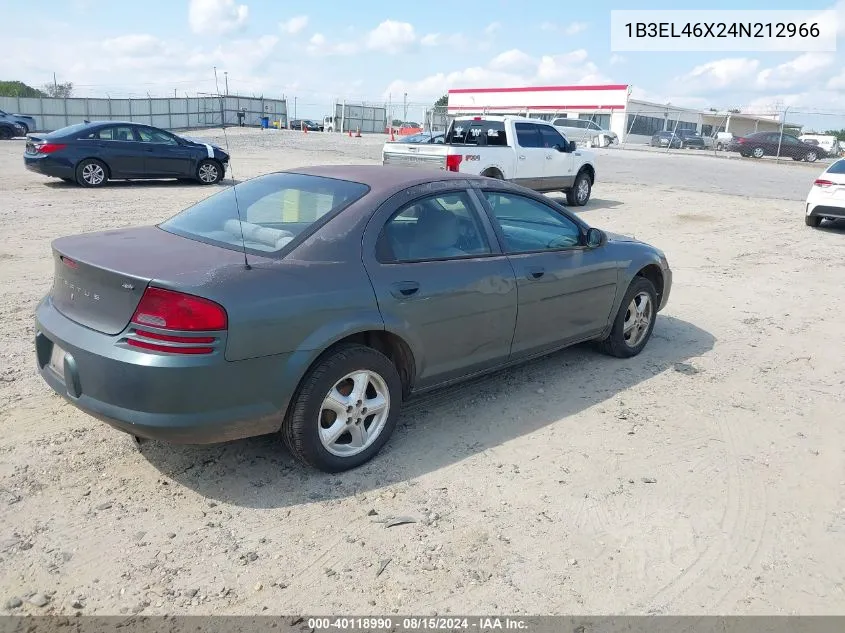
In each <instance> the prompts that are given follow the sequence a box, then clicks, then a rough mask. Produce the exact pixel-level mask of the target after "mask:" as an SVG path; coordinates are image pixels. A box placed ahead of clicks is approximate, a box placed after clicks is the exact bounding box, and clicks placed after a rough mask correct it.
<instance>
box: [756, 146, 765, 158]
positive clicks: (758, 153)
mask: <svg viewBox="0 0 845 633" xmlns="http://www.w3.org/2000/svg"><path fill="white" fill-rule="evenodd" d="M754 156H756V157H757V158H760V157H762V156H763V150H761V149H760V148H759V147H758V148H757V149H755V150H754Z"/></svg>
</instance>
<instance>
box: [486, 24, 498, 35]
mask: <svg viewBox="0 0 845 633" xmlns="http://www.w3.org/2000/svg"><path fill="white" fill-rule="evenodd" d="M501 30H502V25H501V24H500V23H499V22H491V23H490V24H488V25H487V26H486V27H485V28H484V34H485V35H488V36H490V35H495V34H496V33H498V32H499V31H501Z"/></svg>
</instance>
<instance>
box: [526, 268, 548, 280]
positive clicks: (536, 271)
mask: <svg viewBox="0 0 845 633" xmlns="http://www.w3.org/2000/svg"><path fill="white" fill-rule="evenodd" d="M545 274H546V269H545V268H541V267H540V266H534V267H532V268H529V269H528V275H526V276H527V277H528V278H529V279H540V277H542V276H543V275H545Z"/></svg>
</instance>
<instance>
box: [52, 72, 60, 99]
mask: <svg viewBox="0 0 845 633" xmlns="http://www.w3.org/2000/svg"><path fill="white" fill-rule="evenodd" d="M53 90H54V96H58V92H59V84H58V82H57V81H56V73H53Z"/></svg>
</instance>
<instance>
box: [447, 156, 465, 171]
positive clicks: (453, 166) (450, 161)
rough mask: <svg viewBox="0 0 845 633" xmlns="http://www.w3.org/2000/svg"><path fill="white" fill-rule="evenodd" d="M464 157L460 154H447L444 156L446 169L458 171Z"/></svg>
mask: <svg viewBox="0 0 845 633" xmlns="http://www.w3.org/2000/svg"><path fill="white" fill-rule="evenodd" d="M463 160H464V157H463V156H461V155H460V154H449V155H447V156H446V171H460V170H461V162H462V161H463Z"/></svg>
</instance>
